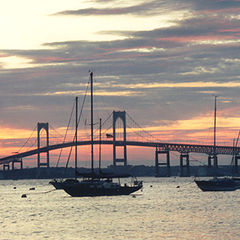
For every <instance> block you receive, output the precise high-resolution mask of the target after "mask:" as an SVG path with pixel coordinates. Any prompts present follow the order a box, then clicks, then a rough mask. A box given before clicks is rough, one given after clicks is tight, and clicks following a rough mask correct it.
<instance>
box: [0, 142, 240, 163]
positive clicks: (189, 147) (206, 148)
mask: <svg viewBox="0 0 240 240" xmlns="http://www.w3.org/2000/svg"><path fill="white" fill-rule="evenodd" d="M101 143H102V144H105V145H106V144H107V145H112V144H113V141H112V140H103V141H101ZM75 144H76V143H75V142H67V143H62V144H55V145H51V146H49V147H48V148H47V147H42V148H40V149H37V148H36V149H33V150H30V151H27V152H22V153H18V154H14V155H10V156H7V157H3V158H0V165H1V164H5V163H9V162H12V161H13V160H14V159H18V158H23V157H28V156H32V155H35V154H38V153H42V152H46V151H48V150H49V151H52V150H56V149H60V148H67V147H71V146H74V145H75ZM77 144H78V145H79V146H83V145H90V144H91V141H79V142H78V143H77ZM94 144H99V141H98V140H96V141H94ZM116 144H118V145H119V146H121V145H123V144H124V142H123V141H116ZM126 144H127V145H128V146H141V147H155V148H156V147H157V148H158V149H159V150H164V151H176V152H180V153H191V152H194V153H205V154H208V155H210V154H213V146H212V145H194V144H178V143H160V142H137V141H126ZM216 153H217V154H223V155H233V153H235V154H239V153H240V147H235V148H233V147H232V146H231V147H230V146H217V147H216Z"/></svg>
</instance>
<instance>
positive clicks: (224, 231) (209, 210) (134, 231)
mask: <svg viewBox="0 0 240 240" xmlns="http://www.w3.org/2000/svg"><path fill="white" fill-rule="evenodd" d="M141 180H143V182H144V189H143V192H138V193H137V194H135V195H134V196H132V195H130V196H115V197H85V198H72V197H70V196H68V195H67V194H66V193H65V192H64V191H62V190H57V191H56V190H55V191H51V190H53V187H52V186H51V185H49V184H48V182H49V181H48V180H21V181H0V226H1V234H0V239H1V240H14V239H17V240H19V239H24V240H28V239H31V240H35V239H51V240H61V239H64V240H75V239H86V240H88V239H101V240H105V239H114V240H118V239H119V240H120V239H139V240H141V239H148V240H149V239H154V240H155V239H178V240H179V239H199V240H204V239H209V240H213V239H217V240H221V239H224V240H226V239H231V240H235V239H236V240H237V239H240V227H239V226H240V208H239V205H240V190H237V191H235V192H218V193H214V192H212V193H211V192H209V193H207V192H201V191H200V190H199V189H198V188H197V186H196V185H195V183H194V182H193V179H191V178H142V179H141ZM32 187H35V190H29V189H30V188H32ZM22 194H27V198H22V197H21V196H22Z"/></svg>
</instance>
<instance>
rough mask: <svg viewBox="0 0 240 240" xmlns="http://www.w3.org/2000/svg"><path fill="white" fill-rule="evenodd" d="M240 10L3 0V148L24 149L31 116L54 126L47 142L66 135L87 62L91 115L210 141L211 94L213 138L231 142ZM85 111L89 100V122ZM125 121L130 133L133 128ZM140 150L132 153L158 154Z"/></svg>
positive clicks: (237, 102) (229, 5)
mask: <svg viewBox="0 0 240 240" xmlns="http://www.w3.org/2000/svg"><path fill="white" fill-rule="evenodd" d="M239 13H240V1H239V0H211V1H210V0H181V1H177V0H167V1H163V0H153V1H150V0H149V1H140V0H134V1H133V0H128V1H124V0H96V1H90V0H89V1H88V0H86V1H84V0H82V1H77V0H68V1H65V0H51V1H47V0H41V1H32V0H22V1H18V0H8V1H4V2H3V3H1V8H0V31H1V38H0V84H1V87H0V112H1V118H0V156H1V157H4V156H7V155H11V154H12V153H13V152H16V151H19V149H20V150H21V151H24V150H27V148H22V146H23V144H24V143H25V142H26V140H27V139H28V138H29V137H30V136H32V137H33V138H35V137H36V131H35V130H36V125H37V122H48V123H49V124H50V125H51V128H52V129H54V130H50V131H52V133H51V136H52V138H51V139H50V141H52V142H50V143H54V142H56V141H57V140H56V138H54V136H55V135H56V133H59V135H62V136H63V135H64V134H65V131H64V129H65V128H66V126H67V124H68V120H69V117H70V113H71V109H72V106H73V103H74V98H75V96H79V100H80V103H79V104H80V105H81V103H82V101H83V97H84V93H85V90H86V86H87V82H88V79H89V70H91V71H93V72H94V88H95V94H96V95H95V108H96V113H95V121H96V122H97V121H98V119H99V118H100V117H101V118H102V119H103V120H104V119H105V118H107V117H108V116H109V115H110V114H111V112H112V111H113V110H115V111H118V110H121V111H122V110H125V111H126V112H127V113H128V114H129V115H130V116H131V117H132V118H133V119H134V120H135V121H136V123H137V124H139V125H140V126H141V127H142V128H144V130H145V131H146V132H150V133H151V135H153V136H154V139H155V140H156V139H157V140H158V141H162V142H186V143H189V142H190V143H202V144H211V143H212V127H213V109H214V95H217V96H218V102H217V107H218V113H217V115H218V118H217V126H218V138H217V141H218V144H221V145H230V146H231V145H232V142H233V138H236V137H237V134H238V131H239V127H240V94H239V90H240V14H239ZM88 110H89V99H88V100H87V102H86V107H85V109H84V118H85V120H84V121H85V122H88V123H89V121H90V119H89V114H88ZM84 121H83V122H84ZM128 121H129V122H128V123H129V124H128V125H129V126H130V127H131V128H132V129H131V130H129V131H130V132H131V131H133V129H134V127H136V126H134V125H133V124H132V123H131V121H130V120H128ZM80 128H81V129H80V131H82V132H84V130H86V126H84V124H82V125H81V126H80ZM82 132H80V134H79V138H80V139H81V137H83V136H84V138H86V133H85V134H84V133H82ZM81 133H82V134H81ZM133 135H134V134H132V137H134V136H133ZM129 136H130V137H131V134H129ZM139 140H140V139H139ZM142 140H143V139H142ZM32 142H33V143H34V140H32ZM35 146H36V145H35ZM110 151H111V149H106V150H105V154H106V155H107V157H106V158H107V160H109V161H110V160H111V152H110ZM87 152H88V149H87V147H86V148H84V149H83V151H82V154H81V159H87V158H88V156H87V155H89V154H88V153H87ZM138 152H139V149H138V150H136V149H133V151H132V152H131V153H130V156H129V158H132V159H133V160H134V161H137V160H138V158H139V159H141V160H144V159H146V160H148V158H149V159H150V161H152V159H153V158H154V157H153V156H154V153H152V156H149V150H147V151H146V153H145V152H144V154H142V153H141V154H138ZM57 155H58V153H57V152H56V153H55V155H54V156H55V157H56V156H57ZM54 156H53V158H54ZM32 159H35V157H34V156H33V157H32ZM34 161H35V160H34ZM151 163H152V164H153V162H151Z"/></svg>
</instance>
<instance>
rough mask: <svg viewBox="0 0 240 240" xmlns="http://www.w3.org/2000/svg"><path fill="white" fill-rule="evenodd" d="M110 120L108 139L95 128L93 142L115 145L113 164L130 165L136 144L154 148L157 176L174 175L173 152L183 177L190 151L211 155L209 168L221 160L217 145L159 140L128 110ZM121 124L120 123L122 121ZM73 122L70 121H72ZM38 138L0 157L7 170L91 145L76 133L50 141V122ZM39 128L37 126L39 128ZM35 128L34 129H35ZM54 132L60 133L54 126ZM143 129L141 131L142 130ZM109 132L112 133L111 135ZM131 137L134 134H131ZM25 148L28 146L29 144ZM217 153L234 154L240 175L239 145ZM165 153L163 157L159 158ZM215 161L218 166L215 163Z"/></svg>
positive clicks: (43, 165)
mask: <svg viewBox="0 0 240 240" xmlns="http://www.w3.org/2000/svg"><path fill="white" fill-rule="evenodd" d="M127 117H128V120H130V122H131V123H133V124H134V125H135V128H133V127H131V126H130V125H128V124H127ZM106 122H110V123H111V124H110V126H109V127H105V128H104V130H103V134H104V136H105V137H106V139H101V140H98V139H97V134H96V131H97V129H96V130H95V136H96V137H95V139H94V141H93V144H94V145H100V144H102V145H111V146H112V149H113V151H112V152H113V166H115V167H117V166H127V165H128V164H129V161H128V157H127V146H135V147H139V148H141V147H147V148H151V149H153V153H154V156H155V162H154V165H155V171H156V175H158V174H159V170H160V168H161V167H164V168H165V169H167V175H168V176H170V168H171V158H170V152H177V153H179V166H180V173H181V176H183V175H184V171H185V172H186V174H185V175H187V176H189V175H190V170H189V169H190V162H191V159H190V154H191V153H201V154H205V155H206V156H207V157H206V159H207V164H206V165H207V166H208V167H209V168H212V167H218V159H216V161H213V160H214V147H213V145H204V144H185V143H164V142H161V141H159V140H156V139H155V138H154V136H153V135H152V134H151V133H149V132H147V131H145V130H144V129H143V128H141V126H140V125H139V124H138V123H136V121H135V120H134V119H133V118H132V117H131V116H130V115H129V114H127V113H126V112H125V111H113V112H112V113H111V115H109V116H108V117H107V118H106V120H105V121H104V124H106ZM119 123H120V124H119ZM104 124H103V125H104ZM68 125H69V124H68ZM36 128H37V138H34V137H32V135H33V134H31V136H30V137H29V139H28V140H27V142H28V141H30V140H32V141H34V144H35V146H37V147H33V146H32V147H33V148H32V149H30V150H27V151H22V152H17V153H14V154H13V155H10V156H6V157H2V158H0V165H2V168H3V170H4V171H9V170H11V168H12V170H14V169H15V164H20V169H23V165H24V164H23V162H24V161H27V160H24V159H25V158H26V157H29V156H33V155H37V161H36V162H37V168H49V167H50V166H51V164H50V152H51V151H53V150H57V149H60V150H62V149H64V148H72V147H73V146H76V145H78V146H86V145H90V144H91V141H90V140H89V139H87V140H85V139H82V140H78V141H75V138H74V136H73V138H72V140H71V141H67V138H66V135H65V136H62V139H61V143H54V144H50V140H49V139H50V137H49V135H50V134H49V124H48V123H38V124H37V127H36ZM36 128H35V129H36ZM35 129H34V130H33V132H35ZM52 129H53V131H55V132H56V130H55V129H54V128H52ZM132 129H138V130H137V131H135V130H134V131H132ZM139 129H140V131H139ZM42 130H45V133H46V134H45V140H46V141H45V142H46V146H43V147H42V146H41V137H42V136H41V133H42ZM109 132H110V133H111V134H109ZM133 132H134V133H135V139H136V136H137V137H138V138H140V140H135V139H134V138H133V137H132V138H133V139H132V140H129V135H132V133H133ZM130 138H131V137H130ZM27 142H26V143H24V146H22V147H21V149H24V148H25V146H26V144H27ZM119 151H120V152H121V154H120V155H121V156H119V155H118V153H119ZM215 151H216V154H217V156H219V155H230V156H233V164H234V170H235V173H236V174H238V171H239V169H238V160H239V159H240V147H237V145H236V146H216V149H215ZM42 154H46V159H45V160H44V161H42V160H41V155H42ZM159 155H161V156H162V157H161V160H160V158H159ZM213 162H214V163H215V164H216V166H214V165H213Z"/></svg>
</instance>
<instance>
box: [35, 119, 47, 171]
mask: <svg viewBox="0 0 240 240" xmlns="http://www.w3.org/2000/svg"><path fill="white" fill-rule="evenodd" d="M37 129H38V136H37V147H38V168H40V167H41V166H45V167H49V150H48V147H49V130H48V129H49V128H48V123H38V124H37ZM42 129H44V130H45V131H46V144H47V146H46V147H47V150H46V154H47V161H46V162H41V161H40V145H41V144H40V132H41V130H42Z"/></svg>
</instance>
